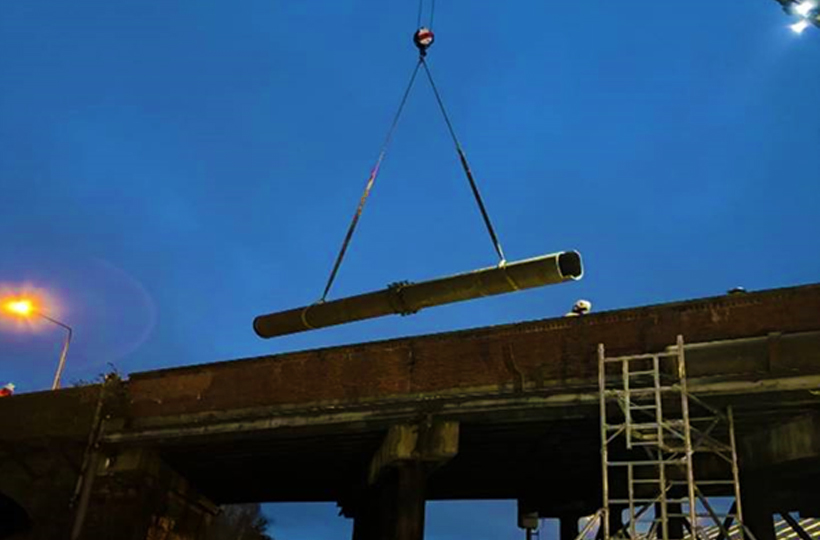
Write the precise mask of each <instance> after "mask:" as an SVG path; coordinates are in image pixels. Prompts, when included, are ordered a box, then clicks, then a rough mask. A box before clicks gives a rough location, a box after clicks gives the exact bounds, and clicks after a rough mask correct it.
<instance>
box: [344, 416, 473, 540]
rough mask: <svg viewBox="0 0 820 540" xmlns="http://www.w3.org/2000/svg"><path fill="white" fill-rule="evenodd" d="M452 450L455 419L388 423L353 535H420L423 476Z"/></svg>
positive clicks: (398, 538) (399, 539)
mask: <svg viewBox="0 0 820 540" xmlns="http://www.w3.org/2000/svg"><path fill="white" fill-rule="evenodd" d="M457 452H458V424H457V423H455V422H433V421H427V422H424V423H420V424H402V425H396V426H393V427H391V428H390V430H389V431H388V433H387V435H386V436H385V438H384V441H383V442H382V445H381V447H380V448H379V450H378V451H377V452H376V454H375V455H374V456H373V459H372V460H371V462H370V468H369V470H368V488H367V490H366V493H365V494H364V495H363V496H361V498H360V500H359V503H358V504H357V505H356V510H355V512H354V522H353V540H422V539H423V538H424V510H425V491H426V487H427V478H428V476H429V474H430V473H431V472H432V471H433V470H434V469H435V468H437V467H439V466H441V465H442V464H444V463H445V462H446V461H447V460H449V459H450V458H452V457H453V456H455V455H456V453H457Z"/></svg>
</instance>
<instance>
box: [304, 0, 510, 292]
mask: <svg viewBox="0 0 820 540" xmlns="http://www.w3.org/2000/svg"><path fill="white" fill-rule="evenodd" d="M423 8H424V0H419V11H418V27H419V29H418V30H417V31H416V33H415V34H414V36H413V41H414V43H415V44H416V47H418V49H419V59H418V62H416V67H415V68H414V69H413V74H412V75H411V76H410V81H409V82H408V84H407V88H405V90H404V94H403V95H402V98H401V101H400V102H399V107H398V110H396V114H395V116H394V117H393V122H392V123H391V125H390V129H389V130H388V131H387V136H386V137H385V139H384V143H383V144H382V148H381V151H380V152H379V156H378V158H377V159H376V164H375V165H374V166H373V169H371V171H370V176H369V177H368V179H367V183H366V184H365V188H364V193H363V194H362V196H361V198H360V199H359V205H358V207H357V208H356V212H355V213H354V214H353V219H352V221H351V222H350V226H349V227H348V229H347V234H346V235H345V238H344V241H343V242H342V247H341V249H340V250H339V254H338V255H337V256H336V262H335V263H334V264H333V270H331V272H330V277H329V278H328V280H327V284H326V285H325V290H324V292H323V293H322V297H321V298H320V299H319V303H321V302H324V301H325V300H326V299H327V296H328V294H329V293H330V289H331V287H332V286H333V282H334V281H335V279H336V274H338V272H339V267H340V266H341V265H342V260H343V259H344V256H345V253H346V252H347V248H348V246H349V245H350V240H351V239H352V238H353V233H354V231H355V230H356V225H357V224H358V223H359V218H360V217H361V215H362V211H363V210H364V205H365V203H366V202H367V198H368V197H369V196H370V191H371V190H372V189H373V185H374V184H375V182H376V177H377V176H378V174H379V169H380V168H381V165H382V162H383V161H384V158H385V156H386V155H387V149H388V147H389V146H390V142H391V140H392V139H393V134H394V133H395V131H396V127H397V126H398V124H399V118H400V117H401V113H402V111H403V110H404V106H405V104H406V103H407V98H408V97H409V96H410V90H412V88H413V83H415V81H416V76H417V75H418V73H419V68H420V67H424V73H425V74H426V75H427V80H429V81H430V86H431V87H432V89H433V94H435V97H436V102H437V103H438V106H439V109H440V110H441V114H442V116H443V117H444V122H445V123H446V124H447V129H448V130H449V132H450V137H452V139H453V143H454V144H455V146H456V152H457V153H458V158H459V161H460V162H461V167H462V168H463V169H464V174H465V175H466V177H467V180H468V182H469V183H470V189H471V190H472V192H473V197H474V198H475V201H476V204H477V205H478V209H479V210H480V211H481V217H482V218H483V219H484V225H485V226H486V227H487V232H488V233H489V235H490V239H491V240H492V242H493V247H494V249H495V252H496V254H497V255H498V259H499V262H498V266H504V265H505V264H506V259H505V258H504V251H503V250H502V249H501V242H499V240H498V236H497V235H496V233H495V229H494V228H493V224H492V222H491V221H490V216H489V214H488V213H487V209H486V207H485V206H484V201H483V200H482V199H481V194H480V193H479V191H478V185H477V184H476V182H475V179H474V178H473V173H472V171H471V170H470V165H469V164H468V163H467V157H466V156H465V154H464V150H463V149H462V147H461V144H460V143H459V140H458V137H457V136H456V132H455V129H454V128H453V124H452V122H450V117H449V116H448V115H447V109H446V108H445V107H444V101H443V100H442V98H441V94H439V91H438V88H437V87H436V83H435V82H434V81H433V74H432V73H431V72H430V68H429V67H428V66H427V61H426V57H427V49H428V48H429V47H430V45H432V44H433V39H434V36H433V32H432V27H433V17H434V15H435V11H436V0H432V4H431V8H430V19H429V21H430V22H429V24H428V27H426V28H425V27H423V26H421V20H422V15H423Z"/></svg>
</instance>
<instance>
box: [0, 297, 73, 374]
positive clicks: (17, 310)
mask: <svg viewBox="0 0 820 540" xmlns="http://www.w3.org/2000/svg"><path fill="white" fill-rule="evenodd" d="M3 308H4V309H5V310H6V311H8V312H10V313H13V314H15V315H18V316H20V317H25V318H28V317H31V316H34V315H36V316H38V317H40V318H41V319H45V320H46V321H48V322H50V323H52V324H56V325H57V326H59V327H61V328H62V329H64V330H65V331H66V336H65V341H64V342H63V349H62V350H61V351H60V362H59V364H57V372H56V373H55V374H54V382H53V383H52V384H51V389H52V390H57V389H58V388H60V379H61V378H62V376H63V369H65V360H66V356H67V355H68V346H69V345H70V344H71V337H72V336H73V334H74V331H73V330H72V329H71V327H70V326H68V325H67V324H65V323H63V322H60V321H58V320H57V319H53V318H51V317H49V316H48V315H46V314H45V313H43V312H41V311H39V310H37V309H35V308H34V303H33V302H32V301H31V300H28V299H25V298H23V299H19V300H12V301H9V302H6V303H5V304H4V305H3Z"/></svg>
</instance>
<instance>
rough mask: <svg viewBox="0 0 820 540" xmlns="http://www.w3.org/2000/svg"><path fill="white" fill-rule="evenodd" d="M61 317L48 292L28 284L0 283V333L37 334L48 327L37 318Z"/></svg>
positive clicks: (52, 297) (43, 321)
mask: <svg viewBox="0 0 820 540" xmlns="http://www.w3.org/2000/svg"><path fill="white" fill-rule="evenodd" d="M38 314H43V315H48V316H49V317H59V316H60V315H61V313H60V309H59V305H58V304H57V303H56V301H55V298H54V296H53V295H51V294H49V293H48V291H46V290H44V289H41V288H39V287H34V286H32V285H29V284H20V285H11V284H5V283H0V332H6V331H15V332H25V333H28V332H38V331H40V330H42V329H43V328H48V327H49V326H50V325H49V324H48V323H47V322H46V321H45V320H43V318H42V317H38V316H37V315H38Z"/></svg>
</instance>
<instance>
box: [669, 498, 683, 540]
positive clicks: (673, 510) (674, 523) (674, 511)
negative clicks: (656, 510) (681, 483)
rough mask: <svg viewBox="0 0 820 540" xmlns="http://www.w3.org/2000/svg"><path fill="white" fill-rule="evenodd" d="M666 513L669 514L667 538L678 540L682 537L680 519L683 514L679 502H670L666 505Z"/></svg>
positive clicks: (681, 522) (681, 521)
mask: <svg viewBox="0 0 820 540" xmlns="http://www.w3.org/2000/svg"><path fill="white" fill-rule="evenodd" d="M666 511H667V512H668V513H669V515H670V517H669V538H670V540H680V539H682V538H683V537H684V530H683V520H684V518H682V517H680V516H681V514H683V505H681V503H679V502H670V503H667V505H666Z"/></svg>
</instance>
